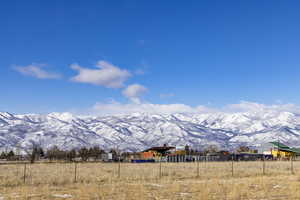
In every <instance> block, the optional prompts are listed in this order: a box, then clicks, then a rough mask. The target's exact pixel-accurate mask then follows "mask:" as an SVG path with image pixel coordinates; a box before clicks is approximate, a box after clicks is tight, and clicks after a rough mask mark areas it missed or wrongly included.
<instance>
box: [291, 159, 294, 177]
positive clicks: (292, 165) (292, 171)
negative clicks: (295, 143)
mask: <svg viewBox="0 0 300 200" xmlns="http://www.w3.org/2000/svg"><path fill="white" fill-rule="evenodd" d="M291 174H294V163H293V156H291Z"/></svg>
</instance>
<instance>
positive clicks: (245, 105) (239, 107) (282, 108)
mask: <svg viewBox="0 0 300 200" xmlns="http://www.w3.org/2000/svg"><path fill="white" fill-rule="evenodd" d="M222 111H224V112H252V113H253V112H261V113H263V112H270V111H273V112H291V113H294V114H300V107H299V106H297V105H295V104H273V105H266V104H260V103H256V102H249V101H241V102H240V103H238V104H229V105H227V106H225V107H224V108H223V109H222Z"/></svg>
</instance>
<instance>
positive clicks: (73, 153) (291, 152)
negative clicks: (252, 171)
mask: <svg viewBox="0 0 300 200" xmlns="http://www.w3.org/2000/svg"><path fill="white" fill-rule="evenodd" d="M297 156H300V149H298V148H294V147H289V146H287V145H285V144H283V143H281V142H279V141H273V142H268V143H265V144H262V145H261V146H260V147H258V148H257V149H251V148H249V147H246V146H240V147H239V148H237V149H236V150H235V151H234V152H229V151H226V150H218V148H217V146H214V145H211V146H208V147H207V148H206V149H204V150H203V151H199V150H194V149H191V148H190V147H189V146H188V145H186V146H169V145H167V144H164V145H162V146H156V147H151V148H148V149H145V150H144V151H141V152H120V151H118V150H117V149H111V150H109V151H104V150H102V149H101V148H100V147H92V148H86V147H83V148H80V149H72V150H68V151H65V150H61V149H59V148H58V147H57V146H54V147H52V148H51V149H48V150H46V151H44V150H43V149H42V148H40V147H33V148H32V149H31V150H30V151H28V152H27V153H26V154H25V155H24V154H22V155H20V153H18V152H14V151H8V152H2V153H1V154H0V162H5V161H30V162H31V163H34V162H36V161H50V162H52V161H68V162H95V161H100V162H131V163H151V162H198V161H230V160H234V161H255V160H290V159H295V158H296V157H297Z"/></svg>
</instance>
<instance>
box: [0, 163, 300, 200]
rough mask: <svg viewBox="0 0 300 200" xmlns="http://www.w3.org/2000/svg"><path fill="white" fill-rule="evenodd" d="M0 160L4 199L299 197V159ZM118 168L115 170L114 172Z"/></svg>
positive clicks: (253, 199)
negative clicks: (139, 162)
mask: <svg viewBox="0 0 300 200" xmlns="http://www.w3.org/2000/svg"><path fill="white" fill-rule="evenodd" d="M293 168H294V173H293V174H292V171H291V162H289V161H269V162H265V175H263V162H234V164H233V176H232V163H231V162H200V163H161V165H160V164H159V163H149V164H131V163H121V164H120V171H119V164H118V163H78V164H77V170H76V171H77V174H76V182H74V181H75V164H74V163H52V164H46V163H37V164H32V165H30V164H27V165H26V177H25V183H24V164H18V165H17V164H12V165H0V200H6V199H110V200H122V199H136V200H146V199H147V200H148V199H149V200H150V199H153V200H155V199H164V200H167V199H169V200H173V199H224V200H226V199H249V200H250V199H251V200H258V199H260V200H267V199H270V200H271V199H272V200H273V199H274V200H275V199H300V162H298V161H297V162H294V163H293ZM119 172H120V174H119Z"/></svg>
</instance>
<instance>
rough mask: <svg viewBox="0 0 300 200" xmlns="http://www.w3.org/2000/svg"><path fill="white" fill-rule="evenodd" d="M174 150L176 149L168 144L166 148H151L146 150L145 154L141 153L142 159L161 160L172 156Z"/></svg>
mask: <svg viewBox="0 0 300 200" xmlns="http://www.w3.org/2000/svg"><path fill="white" fill-rule="evenodd" d="M174 149H175V147H173V146H167V145H166V144H164V146H160V147H151V148H149V149H146V150H144V151H143V152H141V158H142V159H155V160H160V159H161V158H162V157H164V156H167V155H168V154H170V153H171V150H174Z"/></svg>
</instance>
